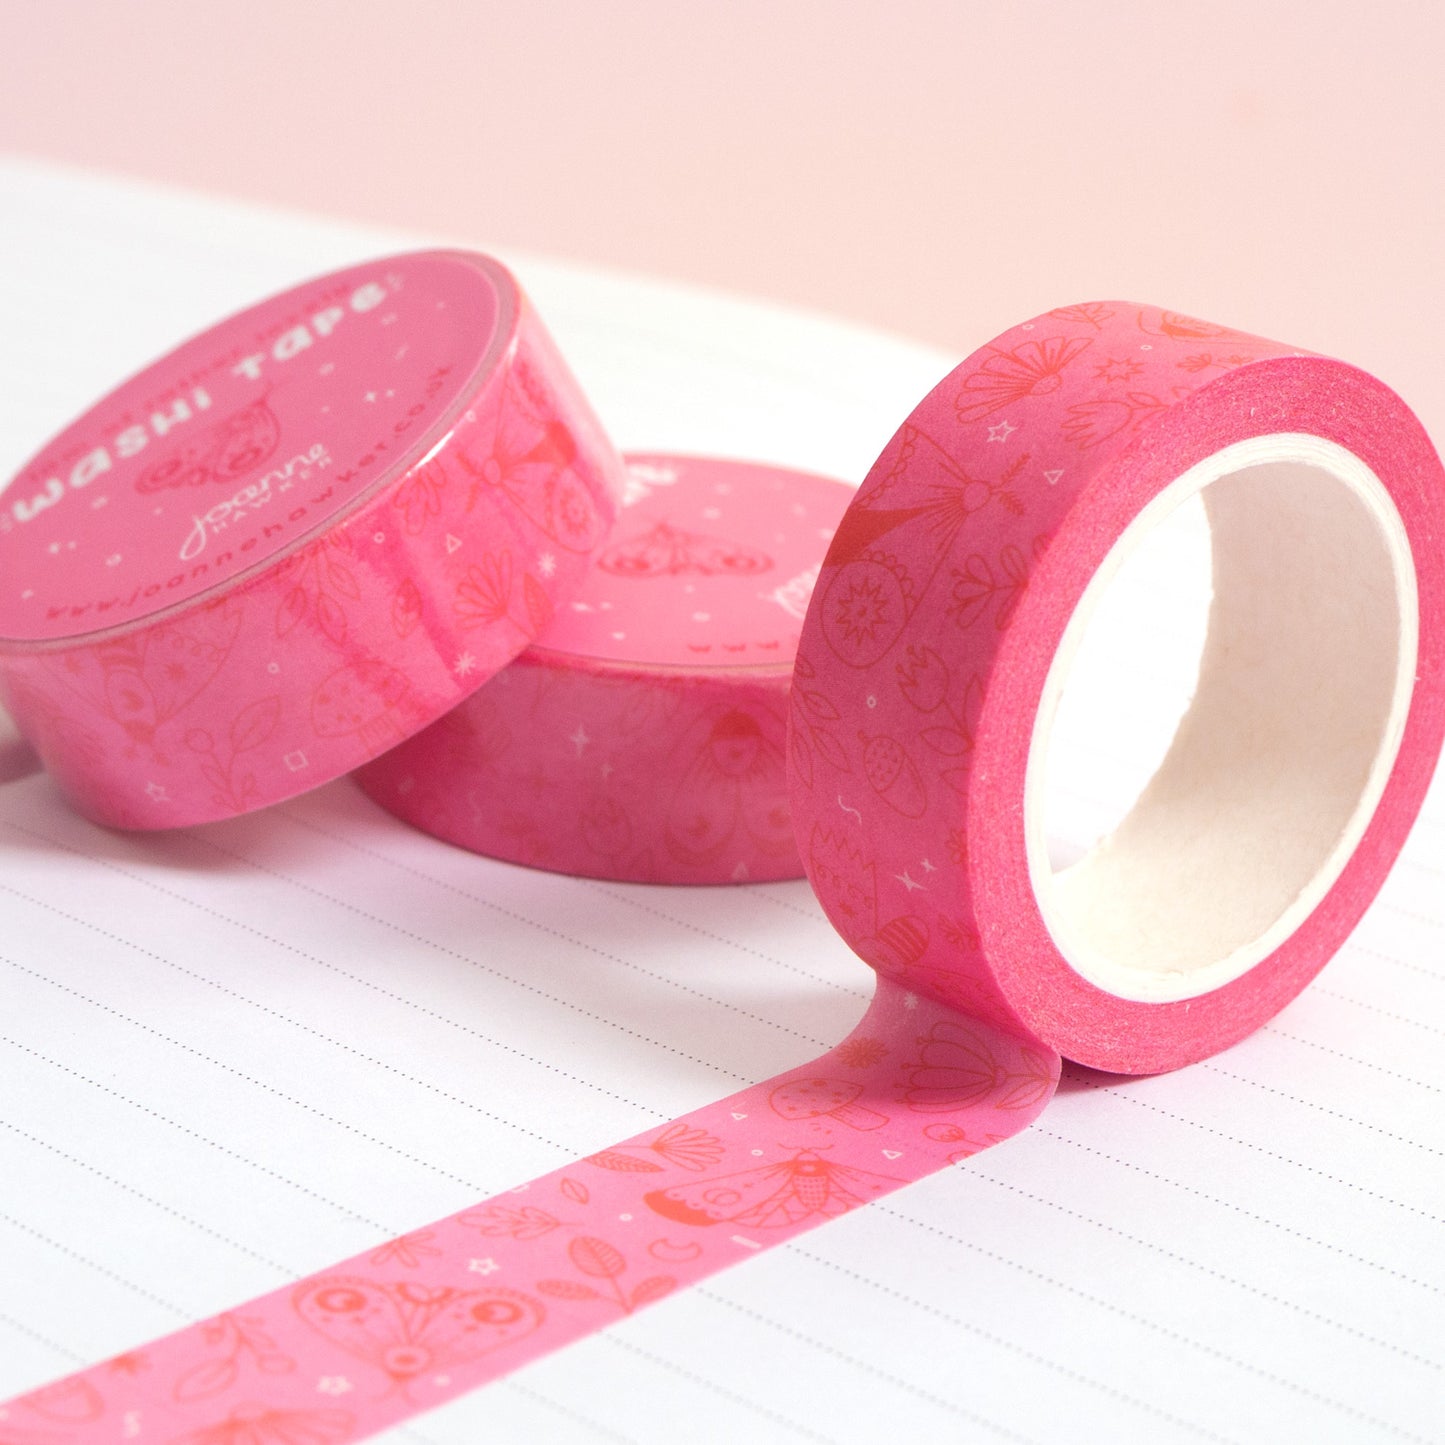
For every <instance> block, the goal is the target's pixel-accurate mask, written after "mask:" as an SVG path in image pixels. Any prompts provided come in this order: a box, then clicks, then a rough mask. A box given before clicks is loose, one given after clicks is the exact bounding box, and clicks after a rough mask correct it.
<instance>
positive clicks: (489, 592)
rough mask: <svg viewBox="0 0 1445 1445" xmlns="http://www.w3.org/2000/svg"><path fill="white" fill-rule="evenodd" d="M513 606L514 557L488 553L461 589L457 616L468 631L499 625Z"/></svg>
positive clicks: (471, 570)
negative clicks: (487, 625)
mask: <svg viewBox="0 0 1445 1445" xmlns="http://www.w3.org/2000/svg"><path fill="white" fill-rule="evenodd" d="M511 605H512V554H511V553H510V552H488V553H487V555H486V556H485V557H483V558H482V560H481V562H479V563H478V562H473V563H472V564H471V566H470V567H468V568H467V575H466V576H465V577H464V578H463V579H462V581H461V582H460V583H459V584H458V586H457V596H456V612H457V616H458V617H459V618H460V619H461V622H462V625H463V626H464V627H479V626H483V625H485V624H487V623H492V622H499V621H501V619H502V618H504V617H505V616H506V615H507V610H508V609H509V608H510V607H511Z"/></svg>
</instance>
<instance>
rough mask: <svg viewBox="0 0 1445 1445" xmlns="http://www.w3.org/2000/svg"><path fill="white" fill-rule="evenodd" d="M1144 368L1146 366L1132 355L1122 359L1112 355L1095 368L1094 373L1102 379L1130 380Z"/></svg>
mask: <svg viewBox="0 0 1445 1445" xmlns="http://www.w3.org/2000/svg"><path fill="white" fill-rule="evenodd" d="M1143 370H1144V368H1143V367H1142V366H1141V365H1140V364H1139V363H1138V362H1137V361H1134V360H1133V359H1132V358H1130V357H1127V356H1126V357H1125V358H1124V359H1123V360H1122V361H1120V360H1117V359H1116V358H1114V357H1110V358H1109V359H1108V360H1107V361H1101V362H1100V363H1099V364H1098V365H1097V366H1096V367H1095V368H1094V375H1095V376H1096V377H1098V379H1099V380H1100V381H1130V380H1132V379H1133V378H1134V377H1136V376H1138V375H1139V373H1140V372H1141V371H1143Z"/></svg>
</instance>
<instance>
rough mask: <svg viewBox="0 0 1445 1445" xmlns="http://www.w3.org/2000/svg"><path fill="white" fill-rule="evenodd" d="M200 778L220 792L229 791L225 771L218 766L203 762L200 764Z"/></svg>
mask: <svg viewBox="0 0 1445 1445" xmlns="http://www.w3.org/2000/svg"><path fill="white" fill-rule="evenodd" d="M201 776H202V777H203V778H204V779H205V780H206V781H207V782H208V783H209V784H210V785H211V786H212V787H213V788H219V789H220V790H221V792H223V793H226V792H229V791H230V788H231V779H230V778H229V777H228V776H227V774H226V770H225V769H224V768H223V767H222V766H221V765H220V764H219V763H213V762H205V763H202V764H201Z"/></svg>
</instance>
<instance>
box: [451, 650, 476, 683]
mask: <svg viewBox="0 0 1445 1445" xmlns="http://www.w3.org/2000/svg"><path fill="white" fill-rule="evenodd" d="M476 670H477V660H476V658H475V657H473V656H472V655H471V653H470V652H464V653H462V654H461V655H460V656H459V657H458V658H457V660H456V661H455V662H454V663H452V671H453V672H454V673H456V675H457V676H458V677H467V676H469V675H470V674H471V673H474V672H475V671H476Z"/></svg>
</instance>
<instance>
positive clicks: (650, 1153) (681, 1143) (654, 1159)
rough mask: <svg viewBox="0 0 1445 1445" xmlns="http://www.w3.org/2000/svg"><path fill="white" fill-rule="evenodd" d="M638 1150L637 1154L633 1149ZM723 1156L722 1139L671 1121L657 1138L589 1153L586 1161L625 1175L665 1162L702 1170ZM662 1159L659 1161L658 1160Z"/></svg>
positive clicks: (652, 1169) (654, 1170) (647, 1171)
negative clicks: (644, 1142)
mask: <svg viewBox="0 0 1445 1445" xmlns="http://www.w3.org/2000/svg"><path fill="white" fill-rule="evenodd" d="M634 1150H635V1151H636V1152H635V1153H634V1152H633V1151H634ZM722 1156H723V1146H722V1141H721V1140H720V1139H718V1138H717V1137H716V1136H715V1135H712V1134H709V1133H707V1132H706V1131H705V1130H702V1129H693V1128H690V1127H689V1126H688V1125H687V1124H685V1123H683V1122H681V1121H679V1122H677V1123H675V1124H669V1125H668V1126H667V1128H666V1129H664V1130H663V1131H662V1133H661V1134H659V1135H658V1136H657V1138H656V1139H653V1140H651V1141H650V1142H648V1143H647V1144H632V1145H623V1146H620V1147H618V1148H615V1149H603V1150H602V1151H601V1152H600V1153H597V1154H589V1155H587V1157H586V1159H585V1160H584V1161H583V1162H584V1163H587V1164H594V1165H596V1166H597V1167H598V1168H599V1169H613V1170H617V1171H619V1172H621V1173H624V1174H657V1173H660V1172H661V1171H662V1169H663V1168H664V1166H665V1165H667V1164H675V1165H676V1166H677V1167H678V1168H679V1169H689V1170H693V1171H697V1172H700V1171H702V1170H704V1169H708V1168H710V1167H711V1166H712V1165H714V1164H716V1163H717V1162H718V1160H719V1159H721V1158H722ZM659 1160H660V1161H662V1162H660V1163H659V1162H658V1161H659Z"/></svg>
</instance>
